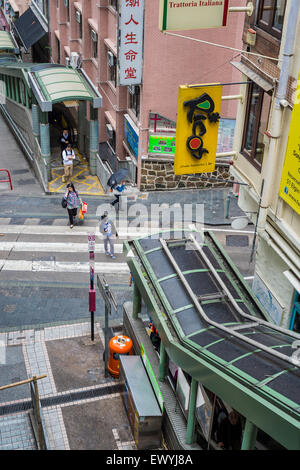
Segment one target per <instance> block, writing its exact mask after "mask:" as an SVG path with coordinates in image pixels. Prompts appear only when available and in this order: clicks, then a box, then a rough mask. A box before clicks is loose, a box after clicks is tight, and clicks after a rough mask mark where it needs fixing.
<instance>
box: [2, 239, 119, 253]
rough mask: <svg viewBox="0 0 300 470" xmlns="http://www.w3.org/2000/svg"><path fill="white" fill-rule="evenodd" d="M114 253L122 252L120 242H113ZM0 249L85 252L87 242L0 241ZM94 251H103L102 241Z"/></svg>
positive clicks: (86, 250) (11, 250)
mask: <svg viewBox="0 0 300 470" xmlns="http://www.w3.org/2000/svg"><path fill="white" fill-rule="evenodd" d="M114 250H115V253H122V252H123V245H122V244H121V243H115V244H114ZM0 251H10V252H14V251H15V252H38V253H40V252H51V253H52V252H54V253H87V252H88V242H86V243H70V242H66V243H56V242H52V243H51V242H50V243H48V242H1V243H0ZM95 252H96V253H104V245H103V243H97V244H96V247H95Z"/></svg>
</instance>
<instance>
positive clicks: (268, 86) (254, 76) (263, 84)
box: [230, 61, 275, 92]
mask: <svg viewBox="0 0 300 470" xmlns="http://www.w3.org/2000/svg"><path fill="white" fill-rule="evenodd" d="M230 63H231V65H233V67H235V68H236V69H238V70H239V71H240V72H242V73H243V74H244V75H246V77H248V78H250V80H252V81H253V82H254V83H256V84H257V85H258V86H259V87H260V88H262V89H263V90H265V91H267V92H269V91H271V90H272V89H273V88H274V86H275V84H274V83H270V82H268V81H267V80H265V79H264V78H262V77H261V76H260V75H258V73H256V72H254V70H252V69H250V67H247V65H245V64H243V63H242V62H234V61H232V62H230Z"/></svg>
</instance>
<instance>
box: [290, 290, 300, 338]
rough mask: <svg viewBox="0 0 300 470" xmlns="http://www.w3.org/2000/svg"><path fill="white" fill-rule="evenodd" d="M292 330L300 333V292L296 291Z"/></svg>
mask: <svg viewBox="0 0 300 470" xmlns="http://www.w3.org/2000/svg"><path fill="white" fill-rule="evenodd" d="M290 330H293V331H296V333H300V294H299V292H296V295H295V299H294V305H293V309H292V316H291V323H290Z"/></svg>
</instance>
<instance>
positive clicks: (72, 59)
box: [70, 52, 79, 69]
mask: <svg viewBox="0 0 300 470" xmlns="http://www.w3.org/2000/svg"><path fill="white" fill-rule="evenodd" d="M78 62H79V54H78V53H77V52H71V57H70V65H71V67H72V68H73V69H76V68H77V66H78Z"/></svg>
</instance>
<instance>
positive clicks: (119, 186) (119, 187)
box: [111, 180, 125, 206]
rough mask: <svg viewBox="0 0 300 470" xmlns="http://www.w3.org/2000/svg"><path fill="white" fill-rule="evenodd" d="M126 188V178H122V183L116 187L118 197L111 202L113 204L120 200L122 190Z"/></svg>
mask: <svg viewBox="0 0 300 470" xmlns="http://www.w3.org/2000/svg"><path fill="white" fill-rule="evenodd" d="M124 189H125V180H122V181H121V183H119V184H118V185H117V186H116V187H115V191H116V192H115V196H116V199H115V200H114V201H113V202H111V205H112V206H114V205H115V204H117V202H119V199H120V196H121V194H122V192H123V191H124Z"/></svg>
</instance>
